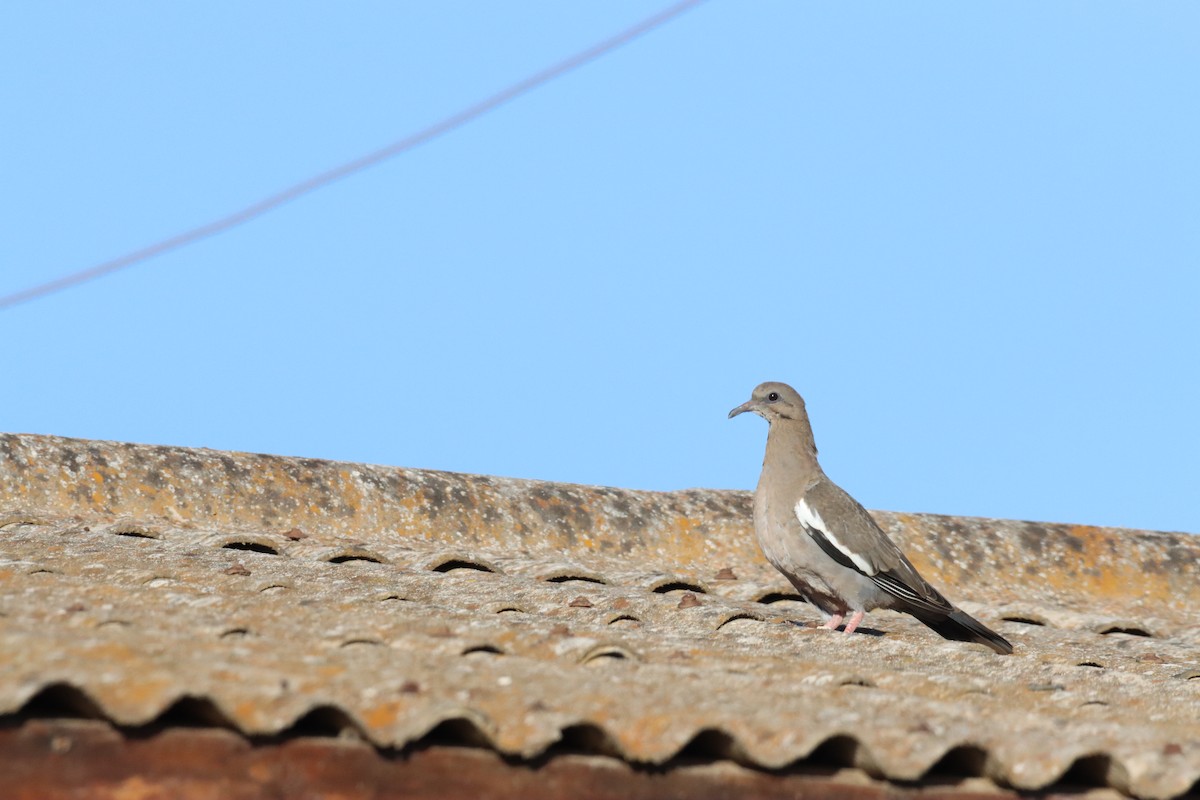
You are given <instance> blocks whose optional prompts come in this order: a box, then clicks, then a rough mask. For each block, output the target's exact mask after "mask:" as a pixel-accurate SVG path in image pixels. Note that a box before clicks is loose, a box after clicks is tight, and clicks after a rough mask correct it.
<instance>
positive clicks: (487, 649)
mask: <svg viewBox="0 0 1200 800" xmlns="http://www.w3.org/2000/svg"><path fill="white" fill-rule="evenodd" d="M475 654H481V655H489V656H502V655H504V651H503V650H501V649H500V648H499V647H496V646H495V645H491V644H477V645H474V646H472V647H468V648H467V649H465V650H463V651H462V653H461V655H464V656H470V655H475Z"/></svg>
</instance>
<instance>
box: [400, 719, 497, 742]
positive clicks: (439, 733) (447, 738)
mask: <svg viewBox="0 0 1200 800" xmlns="http://www.w3.org/2000/svg"><path fill="white" fill-rule="evenodd" d="M432 746H450V747H478V748H485V749H489V750H490V749H493V747H494V746H493V744H492V741H491V739H489V738H488V736H487V734H485V733H484V732H483V731H482V730H481V729H480V728H479V726H478V725H476V724H475V723H474V722H473V721H471V720H470V719H467V718H466V717H455V718H454V719H448V720H444V721H443V722H440V723H438V724H437V725H435V726H434V727H433V728H431V729H430V730H429V732H428V733H426V734H425V735H424V736H422V737H421V739H420V741H418V742H417V747H432Z"/></svg>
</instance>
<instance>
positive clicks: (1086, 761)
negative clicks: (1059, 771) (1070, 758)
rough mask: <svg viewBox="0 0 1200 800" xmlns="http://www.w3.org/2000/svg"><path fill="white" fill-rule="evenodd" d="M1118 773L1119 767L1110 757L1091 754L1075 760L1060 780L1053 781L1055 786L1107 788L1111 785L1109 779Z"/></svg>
mask: <svg viewBox="0 0 1200 800" xmlns="http://www.w3.org/2000/svg"><path fill="white" fill-rule="evenodd" d="M1118 771H1122V770H1121V767H1120V765H1119V764H1116V763H1114V762H1113V760H1112V757H1110V756H1107V755H1105V754H1103V753H1093V754H1091V755H1086V756H1080V757H1079V758H1077V759H1075V762H1074V763H1073V764H1071V766H1070V767H1069V768H1068V769H1067V771H1066V772H1064V773H1063V775H1062V777H1061V778H1059V779H1058V780H1057V781H1055V784H1056V785H1060V786H1087V787H1108V786H1112V785H1113V782H1112V780H1111V779H1112V777H1114V775H1115V773H1117V772H1118Z"/></svg>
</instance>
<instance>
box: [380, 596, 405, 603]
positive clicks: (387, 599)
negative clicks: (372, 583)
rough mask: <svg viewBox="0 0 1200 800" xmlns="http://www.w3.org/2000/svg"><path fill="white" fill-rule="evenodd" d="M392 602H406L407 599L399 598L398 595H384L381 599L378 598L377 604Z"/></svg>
mask: <svg viewBox="0 0 1200 800" xmlns="http://www.w3.org/2000/svg"><path fill="white" fill-rule="evenodd" d="M392 600H396V601H402V600H408V598H407V597H401V596H400V595H398V594H389V595H384V596H383V597H381V598H379V602H381V603H387V602H390V601H392Z"/></svg>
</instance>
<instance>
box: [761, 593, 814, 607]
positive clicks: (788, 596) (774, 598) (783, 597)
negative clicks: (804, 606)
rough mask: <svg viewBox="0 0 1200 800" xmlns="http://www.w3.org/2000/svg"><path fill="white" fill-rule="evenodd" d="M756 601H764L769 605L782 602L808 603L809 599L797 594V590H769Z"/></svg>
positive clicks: (764, 603) (765, 604) (763, 602)
mask: <svg viewBox="0 0 1200 800" xmlns="http://www.w3.org/2000/svg"><path fill="white" fill-rule="evenodd" d="M755 602H758V603H762V604H763V605H764V606H769V605H772V604H773V603H782V602H796V603H807V602H808V601H807V600H805V599H804V598H803V597H802V596H800V595H798V594H796V593H795V592H767V593H766V594H764V595H763V596H762V597H760V598H758V600H757V601H755Z"/></svg>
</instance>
